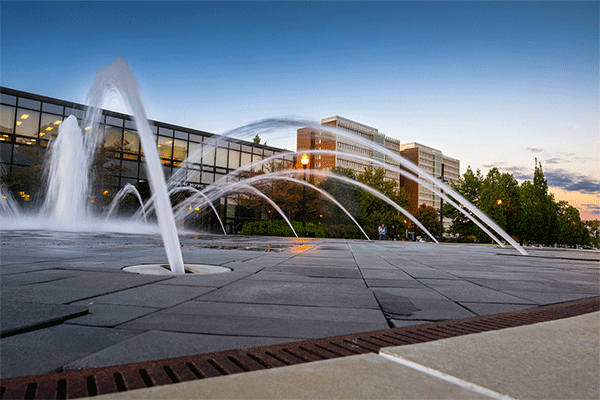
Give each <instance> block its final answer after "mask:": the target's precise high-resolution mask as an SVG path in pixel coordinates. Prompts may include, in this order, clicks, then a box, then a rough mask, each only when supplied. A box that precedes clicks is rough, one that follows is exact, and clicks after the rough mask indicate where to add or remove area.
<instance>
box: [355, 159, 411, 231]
mask: <svg viewBox="0 0 600 400" xmlns="http://www.w3.org/2000/svg"><path fill="white" fill-rule="evenodd" d="M357 180H358V181H359V182H361V183H364V184H365V185H368V186H370V187H372V188H374V189H375V190H377V191H379V192H381V193H382V194H384V195H386V196H387V197H389V198H390V199H391V200H392V201H393V202H395V203H396V204H398V205H399V206H400V207H402V208H405V209H406V208H407V207H408V204H409V200H408V195H407V194H406V192H405V191H404V188H401V189H398V188H397V187H398V182H396V181H394V180H386V179H385V169H384V168H383V167H379V168H373V167H370V166H369V167H365V170H364V171H363V172H361V173H360V174H359V175H358V176H357ZM360 204H361V223H362V224H363V225H368V226H372V227H373V226H378V225H381V224H386V225H396V227H398V230H402V229H405V228H406V224H405V223H404V218H401V217H400V213H399V211H398V210H396V208H395V207H394V206H392V205H390V204H388V203H386V202H385V201H383V200H381V199H378V198H377V197H375V196H374V195H372V194H371V193H369V192H367V191H366V190H362V191H361V193H360Z"/></svg>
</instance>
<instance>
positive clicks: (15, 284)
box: [0, 231, 600, 378]
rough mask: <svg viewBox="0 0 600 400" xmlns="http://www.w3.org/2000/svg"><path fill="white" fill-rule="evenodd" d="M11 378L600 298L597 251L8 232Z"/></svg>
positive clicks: (4, 349) (5, 337) (6, 368)
mask: <svg viewBox="0 0 600 400" xmlns="http://www.w3.org/2000/svg"><path fill="white" fill-rule="evenodd" d="M1 242H2V243H1V244H2V248H1V269H0V272H1V289H2V293H1V305H2V309H1V314H0V316H1V326H0V328H1V331H2V341H1V343H0V350H1V356H2V363H1V364H2V365H1V367H2V369H1V377H2V378H8V377H15V376H24V375H32V374H43V373H48V372H52V371H60V370H71V369H82V368H90V367H104V366H110V365H120V364H125V363H131V362H139V361H148V360H156V359H161V358H168V357H177V356H184V355H191V354H199V353H206V352H213V351H220V350H228V349H238V348H248V347H254V346H264V345H270V344H277V343H285V342H291V341H298V340H303V339H313V338H321V337H327V336H334V335H343V334H350V333H359V332H366V331H372V330H379V329H385V328H388V327H401V326H408V325H415V324H421V323H424V322H431V321H442V320H448V319H459V318H465V317H471V316H476V315H490V314H496V313H500V312H507V311H517V310H522V309H526V308H532V307H537V306H540V305H548V304H554V303H560V302H565V301H570V300H577V299H583V298H589V297H597V296H600V285H599V283H600V282H599V277H600V270H599V266H600V253H598V252H597V251H565V250H556V249H527V250H528V251H529V252H530V255H529V256H527V257H525V256H521V255H520V254H519V253H518V252H517V251H516V250H514V249H511V248H506V249H502V248H499V247H497V246H486V245H458V244H441V245H435V244H431V243H413V242H391V241H387V242H380V241H365V240H325V239H286V238H267V237H245V236H226V237H225V236H220V235H219V236H216V235H201V236H195V235H183V236H182V237H181V243H182V251H183V258H184V261H185V262H186V263H190V264H209V265H217V266H223V267H227V268H230V269H232V272H228V273H222V274H213V275H191V274H186V275H185V276H168V275H166V276H165V275H161V276H150V275H139V274H133V273H129V272H125V271H123V268H124V267H126V266H131V265H138V264H157V263H166V255H165V252H164V249H163V248H162V244H161V242H160V238H159V237H158V236H141V235H139V236H137V235H125V234H99V235H94V234H78V235H76V234H55V233H51V232H46V233H40V232H37V233H35V234H30V233H27V232H11V231H8V232H2V238H1Z"/></svg>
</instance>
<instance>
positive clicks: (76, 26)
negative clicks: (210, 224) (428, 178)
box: [0, 1, 600, 219]
mask: <svg viewBox="0 0 600 400" xmlns="http://www.w3.org/2000/svg"><path fill="white" fill-rule="evenodd" d="M0 13H1V18H2V21H1V22H2V26H1V36H2V38H1V50H2V52H1V67H2V68H1V76H0V81H1V84H2V86H6V87H10V88H14V89H20V90H25V91H30V92H33V93H37V94H42V95H47V96H51V97H57V98H61V99H65V100H71V101H77V102H83V101H84V100H85V95H86V93H87V91H88V90H89V88H90V87H91V85H92V82H93V79H94V76H95V74H96V72H98V71H99V70H101V69H102V68H104V67H105V66H106V65H108V64H109V63H111V62H112V61H114V60H115V58H116V57H122V58H124V59H125V60H126V61H127V63H128V65H129V67H130V69H131V70H132V71H133V73H134V74H135V76H136V77H137V79H138V81H139V84H140V89H141V93H142V98H143V101H144V105H145V107H146V112H147V114H148V116H149V118H152V119H156V120H160V121H165V122H170V123H174V124H177V125H183V126H188V127H191V128H196V129H202V130H206V131H209V132H214V133H222V132H225V131H227V130H230V129H233V128H236V127H239V126H242V125H244V124H247V123H249V122H252V121H256V120H260V119H263V118H269V117H280V116H295V117H299V118H303V119H310V120H314V121H319V120H320V119H321V118H324V117H328V116H332V115H341V116H344V117H346V118H350V119H353V120H355V121H358V122H361V123H364V124H366V125H370V126H373V127H375V128H378V129H379V130H380V132H382V133H385V134H387V135H390V136H392V137H395V138H397V139H399V140H400V141H401V142H403V143H406V142H413V141H417V142H420V143H423V144H425V145H428V146H431V147H434V148H438V149H440V150H442V151H443V152H444V153H445V154H446V155H448V156H451V157H454V158H458V159H460V161H461V170H462V172H464V171H465V170H466V167H467V166H468V165H470V166H472V167H473V168H480V169H481V170H482V172H483V173H484V174H485V173H487V171H488V170H489V168H491V167H494V166H496V167H498V168H499V169H500V170H501V171H503V172H504V171H506V172H511V173H514V174H515V176H516V177H517V178H519V179H531V175H532V174H533V167H534V158H536V157H537V158H538V160H540V161H542V163H543V166H544V171H545V173H546V177H547V178H548V181H549V184H550V186H551V187H552V191H553V192H554V193H555V196H556V197H557V198H559V199H563V198H564V199H567V200H569V201H570V202H571V204H572V205H574V206H576V207H578V208H579V209H580V211H582V213H584V215H583V216H584V218H587V219H590V218H598V217H600V195H599V194H598V192H599V185H600V172H599V171H600V168H599V166H600V162H599V161H600V153H599V151H600V149H599V148H600V140H599V139H600V135H599V122H600V121H599V61H598V60H599V6H598V2H596V1H589V2H570V1H568V2H367V3H360V2H332V3H328V2H305V3H297V2H256V3H255V2H234V3H225V2H194V1H191V2H10V1H3V2H2V4H1V9H0ZM114 107H115V108H117V109H119V105H118V104H116V105H115V106H114ZM266 139H267V140H268V143H269V144H271V145H274V146H279V147H286V148H289V149H295V136H294V135H293V132H290V133H289V134H286V135H283V134H282V135H280V136H279V137H269V138H266Z"/></svg>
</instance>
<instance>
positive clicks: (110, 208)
mask: <svg viewBox="0 0 600 400" xmlns="http://www.w3.org/2000/svg"><path fill="white" fill-rule="evenodd" d="M130 193H131V194H133V195H135V196H136V198H137V199H138V201H139V203H140V209H141V210H142V213H143V214H144V222H146V223H148V220H147V219H146V210H145V208H144V200H142V196H140V192H138V190H137V189H136V188H135V186H133V185H132V184H131V183H127V184H125V186H123V189H121V190H119V192H118V193H117V194H116V195H115V197H113V199H112V201H111V202H110V204H109V205H108V210H107V211H106V212H105V213H104V215H105V217H104V218H105V219H109V218H110V217H111V215H112V213H113V212H114V211H115V210H116V209H117V207H118V206H119V203H120V202H121V200H122V199H123V197H125V196H126V195H128V194H130Z"/></svg>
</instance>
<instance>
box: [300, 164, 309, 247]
mask: <svg viewBox="0 0 600 400" xmlns="http://www.w3.org/2000/svg"><path fill="white" fill-rule="evenodd" d="M309 162H310V157H309V156H308V154H306V153H304V154H302V157H301V158H300V163H301V164H302V168H304V182H306V166H307V165H308V163H309ZM305 228H306V185H302V229H305ZM304 235H305V236H306V233H305V234H304Z"/></svg>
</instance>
